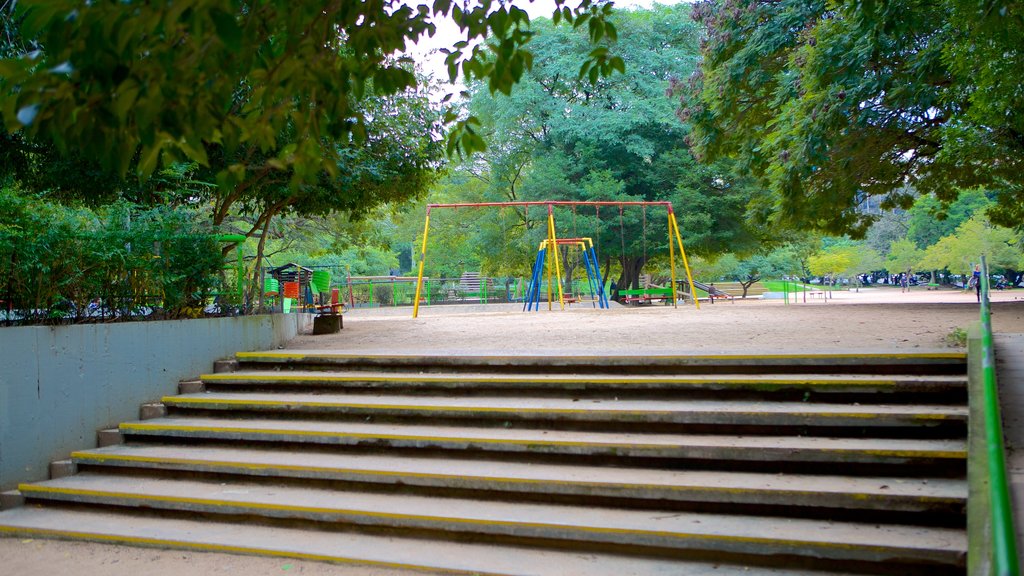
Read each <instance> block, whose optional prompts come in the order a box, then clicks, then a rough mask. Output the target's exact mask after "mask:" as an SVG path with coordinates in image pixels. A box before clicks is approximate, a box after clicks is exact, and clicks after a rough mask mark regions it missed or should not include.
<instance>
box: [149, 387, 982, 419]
mask: <svg viewBox="0 0 1024 576" xmlns="http://www.w3.org/2000/svg"><path fill="white" fill-rule="evenodd" d="M163 403H164V404H165V405H166V406H168V407H170V408H176V409H179V410H215V411H225V412H227V411H247V412H271V413H288V414H316V415H333V416H349V417H366V416H370V417H400V418H434V419H436V418H456V419H477V420H498V421H502V420H505V421H521V420H529V421H559V422H566V421H568V422H607V423H627V424H635V423H648V424H714V425H749V426H855V427H882V426H885V427H905V426H937V425H940V424H944V423H961V424H963V423H965V422H966V420H967V408H966V407H964V406H943V405H911V406H903V405H870V406H866V405H857V406H851V405H848V404H826V403H810V402H766V401H749V400H747V401H744V400H736V401H724V400H629V399H616V398H605V399H598V398H579V399H570V398H537V397H525V398H512V397H481V396H463V397H454V398H453V397H441V396H407V395H404V396H398V395H367V394H344V393H327V394H309V393H295V392H288V391H282V392H269V393H268V392H264V393H257V392H249V393H230V392H217V393H205V394H184V395H179V396H167V397H164V398H163Z"/></svg>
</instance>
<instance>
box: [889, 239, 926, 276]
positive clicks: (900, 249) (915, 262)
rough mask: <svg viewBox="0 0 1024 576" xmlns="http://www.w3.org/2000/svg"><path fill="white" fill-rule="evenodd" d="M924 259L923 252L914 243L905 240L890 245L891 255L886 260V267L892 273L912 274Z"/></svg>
mask: <svg viewBox="0 0 1024 576" xmlns="http://www.w3.org/2000/svg"><path fill="white" fill-rule="evenodd" d="M923 259H924V250H921V249H920V248H918V247H917V245H916V244H914V242H913V241H911V240H909V239H907V238H904V239H902V240H896V241H894V242H893V243H892V244H890V245H889V254H888V255H887V256H886V258H885V263H886V267H887V269H888V270H889V271H891V272H912V271H913V270H914V269H916V268H918V266H919V265H920V264H921V262H922V260H923Z"/></svg>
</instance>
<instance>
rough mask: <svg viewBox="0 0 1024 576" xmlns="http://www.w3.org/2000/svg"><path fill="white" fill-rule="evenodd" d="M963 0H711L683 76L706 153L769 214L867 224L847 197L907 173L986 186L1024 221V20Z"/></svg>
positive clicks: (1006, 9) (1011, 8)
mask: <svg viewBox="0 0 1024 576" xmlns="http://www.w3.org/2000/svg"><path fill="white" fill-rule="evenodd" d="M983 6H990V4H984V3H982V4H979V3H977V2H968V1H966V0H944V1H940V2H916V1H912V0H899V1H890V2H825V1H823V0H797V1H790V2H775V1H767V0H708V1H704V2H700V3H698V4H697V5H696V6H695V7H694V17H695V18H696V19H697V20H698V21H699V22H701V23H702V24H704V25H705V26H706V31H707V33H706V38H705V39H704V41H703V49H702V56H703V60H702V63H701V68H700V70H698V71H697V72H696V73H695V74H694V75H692V76H691V77H690V80H689V82H688V83H683V82H681V83H679V84H677V85H676V93H677V94H678V95H679V96H680V106H681V112H680V113H681V117H682V118H683V119H684V120H688V121H690V122H692V123H693V132H692V134H691V135H690V143H691V144H692V146H693V148H694V151H695V153H696V154H697V155H698V157H700V158H701V159H702V160H703V161H708V162H711V161H716V160H719V159H723V158H736V159H738V161H739V166H740V168H741V170H742V171H743V172H744V173H747V174H750V175H752V176H753V177H755V178H757V179H758V181H759V182H761V183H762V184H763V185H764V187H765V189H766V194H765V196H764V197H763V198H761V200H760V202H759V204H758V205H759V207H760V211H759V212H758V214H759V215H760V216H761V217H762V218H763V219H764V220H765V221H767V222H770V223H777V224H783V225H790V226H794V227H800V228H808V227H811V228H815V229H819V230H822V231H827V232H831V233H850V234H853V235H858V236H859V235H861V234H863V233H864V232H865V230H866V229H867V227H868V225H869V224H870V223H871V220H872V217H870V216H867V215H865V214H862V213H859V212H857V211H856V210H855V208H856V206H857V205H858V204H859V203H860V202H861V201H862V200H863V198H864V196H865V195H884V197H885V201H884V202H883V206H885V207H889V208H891V207H896V206H898V207H902V208H906V207H908V206H909V204H910V202H911V201H912V198H911V197H910V196H909V195H908V194H906V193H905V191H904V187H905V186H906V185H907V184H910V185H911V186H912V187H913V188H914V189H916V190H917V191H919V192H920V193H923V194H930V193H933V194H935V196H936V197H937V198H938V199H939V200H944V201H950V200H953V199H954V198H955V197H956V196H957V194H958V193H959V191H960V189H966V188H971V187H974V186H978V185H983V186H985V188H986V189H989V190H992V191H993V192H994V193H995V194H996V197H997V201H998V207H997V209H995V210H994V211H993V213H992V214H993V217H995V218H996V219H997V221H998V222H1000V223H1003V224H1006V225H1014V226H1015V225H1018V224H1019V223H1020V222H1021V221H1024V217H1022V215H1024V194H1022V193H1021V186H1022V184H1024V170H1022V162H1024V154H1022V152H1024V103H1022V100H1021V99H1020V97H1019V86H1020V84H1019V78H1020V77H1021V76H1020V72H1021V70H1022V69H1024V49H1022V42H1024V40H1022V38H1024V19H1022V10H1024V9H1022V8H1021V7H1020V6H1019V5H1017V4H1006V3H1003V4H1001V5H1000V7H999V8H983Z"/></svg>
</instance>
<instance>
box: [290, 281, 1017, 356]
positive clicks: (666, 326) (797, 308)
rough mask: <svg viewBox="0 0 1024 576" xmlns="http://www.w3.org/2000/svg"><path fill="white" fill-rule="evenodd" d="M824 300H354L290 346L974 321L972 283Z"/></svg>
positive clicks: (768, 345) (881, 337) (889, 343)
mask: <svg viewBox="0 0 1024 576" xmlns="http://www.w3.org/2000/svg"><path fill="white" fill-rule="evenodd" d="M832 294H833V297H832V298H829V299H827V300H825V299H822V298H820V297H819V298H808V299H807V302H806V303H803V302H802V301H801V302H800V303H797V304H792V303H791V304H789V305H786V304H784V303H783V301H782V300H761V299H760V298H749V299H746V300H741V299H738V298H737V299H735V300H734V301H722V300H719V301H717V302H715V303H714V304H709V303H707V302H704V303H702V304H701V306H700V309H699V310H697V309H696V308H695V307H694V306H693V305H691V304H686V305H680V306H679V307H678V308H673V307H672V306H665V305H662V304H653V305H649V306H621V305H619V304H617V303H615V302H612V304H611V305H612V308H611V309H608V310H600V309H595V308H593V307H592V306H591V305H590V304H574V305H571V306H567V307H566V310H564V311H562V310H559V309H558V305H557V303H556V304H555V306H554V308H555V309H554V310H552V311H548V310H547V306H546V305H543V306H542V307H541V310H540V311H534V312H523V311H522V304H490V305H480V304H465V305H447V306H423V307H421V308H420V313H419V317H418V318H415V319H414V318H412V309H411V308H408V307H404V308H401V307H399V308H357V309H354V310H350V311H348V312H347V313H346V314H345V317H344V326H345V327H344V329H343V330H342V331H341V332H340V333H338V334H331V335H325V336H312V335H301V336H299V337H298V338H296V339H294V340H292V341H291V342H290V343H289V344H288V345H287V348H292V349H322V350H336V351H346V352H351V353H359V352H365V353H382V354H387V353H391V354H441V355H443V354H485V355H492V354H587V355H590V354H609V355H632V354H638V355H643V354H687V353H698V352H699V353H719V352H721V353H730V352H733V353H752V352H801V351H809V350H821V351H833V352H834V351H838V350H850V351H872V352H886V351H892V350H895V349H907V350H914V349H917V350H920V349H944V348H949V346H950V344H949V343H948V341H947V336H948V335H949V334H950V333H951V332H952V331H953V330H954V329H957V328H959V329H961V330H967V329H968V328H969V327H970V326H971V325H972V324H973V323H975V322H977V320H978V304H977V300H976V297H975V294H974V292H973V290H972V291H969V292H964V291H962V290H925V289H924V288H921V289H913V290H911V291H909V292H905V293H904V292H901V291H900V289H899V288H866V289H865V288H862V289H861V290H860V291H857V292H853V291H850V292H847V291H841V292H840V291H837V292H833V293H832ZM992 302H993V307H992V310H993V314H992V322H993V330H994V331H996V332H1024V290H1020V289H1018V290H1015V291H1014V290H1006V291H993V293H992Z"/></svg>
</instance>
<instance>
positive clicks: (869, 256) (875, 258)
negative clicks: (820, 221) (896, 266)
mask: <svg viewBox="0 0 1024 576" xmlns="http://www.w3.org/2000/svg"><path fill="white" fill-rule="evenodd" d="M883 265H884V263H883V260H882V256H881V255H880V254H879V253H878V252H876V251H875V250H873V249H872V248H870V247H868V246H866V245H865V244H864V243H863V242H857V241H853V240H850V239H849V238H827V239H826V241H825V242H822V249H821V250H819V251H818V252H817V253H815V254H812V255H811V256H809V257H808V259H807V269H808V271H809V272H810V273H811V274H813V275H815V276H821V277H823V278H829V279H833V280H835V279H838V278H852V277H855V276H857V275H859V274H865V273H867V272H873V271H875V270H879V269H881V268H882V267H883Z"/></svg>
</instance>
